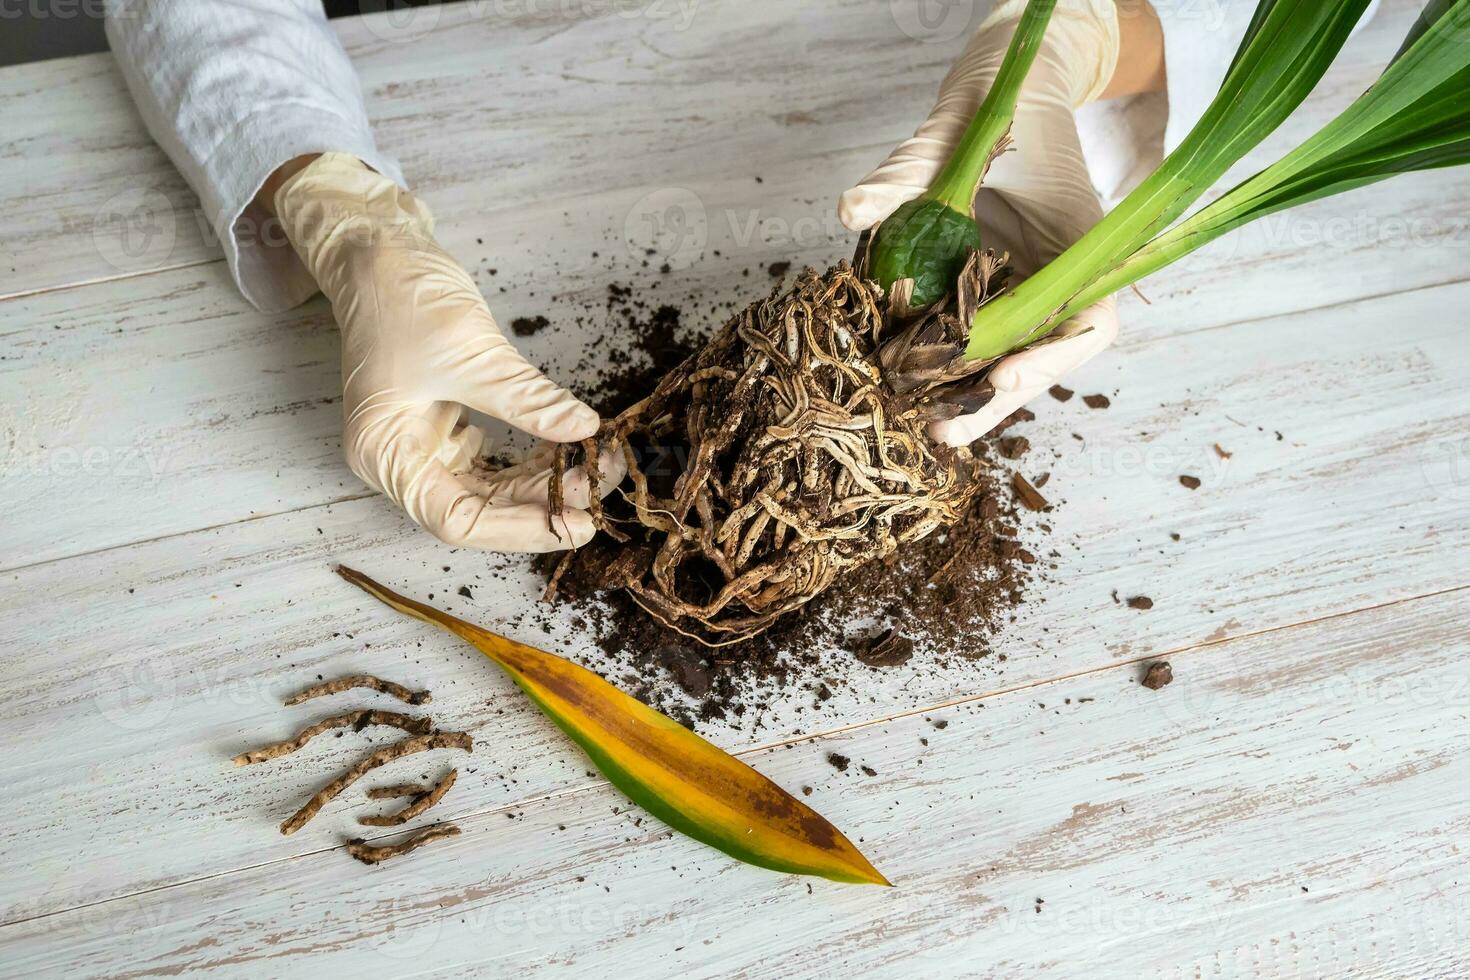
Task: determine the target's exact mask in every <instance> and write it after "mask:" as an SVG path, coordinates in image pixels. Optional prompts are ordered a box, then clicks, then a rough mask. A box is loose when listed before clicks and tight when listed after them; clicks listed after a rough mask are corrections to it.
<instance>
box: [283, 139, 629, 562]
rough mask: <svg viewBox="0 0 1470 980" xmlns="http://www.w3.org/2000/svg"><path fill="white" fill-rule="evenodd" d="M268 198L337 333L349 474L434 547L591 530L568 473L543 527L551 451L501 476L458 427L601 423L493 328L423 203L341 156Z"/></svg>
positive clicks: (573, 542) (550, 428) (576, 478)
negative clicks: (485, 420) (496, 422)
mask: <svg viewBox="0 0 1470 980" xmlns="http://www.w3.org/2000/svg"><path fill="white" fill-rule="evenodd" d="M274 206H275V213H276V214H277V215H278V216H279V217H280V219H281V221H282V224H283V226H284V228H285V231H286V236H287V238H288V239H289V240H290V242H291V244H292V246H293V247H294V248H295V250H296V253H297V255H299V256H300V257H301V260H302V261H303V262H304V263H305V264H306V267H307V268H308V269H309V270H310V271H311V274H312V276H314V277H315V279H316V281H317V284H318V285H319V286H320V287H321V290H322V292H323V293H325V294H326V296H327V299H328V300H330V301H331V304H332V312H333V313H334V314H335V316H336V318H337V324H338V326H339V327H340V328H341V331H342V379H343V393H342V409H343V414H344V417H345V420H346V427H345V432H344V435H343V440H342V441H343V447H344V449H345V450H346V454H347V463H348V465H349V466H351V467H352V471H353V472H354V473H356V474H357V475H358V476H359V477H361V478H362V479H363V481H364V482H366V483H367V484H368V485H370V486H371V487H373V488H374V489H376V490H379V491H381V492H382V493H384V494H386V495H387V496H388V497H390V498H392V500H393V501H394V502H396V503H397V504H399V505H400V506H401V507H402V508H403V509H404V510H405V511H407V512H408V515H409V516H410V517H412V518H413V519H414V520H415V521H417V522H418V523H419V524H420V525H422V526H423V527H425V528H427V529H428V530H429V531H431V532H433V534H434V535H435V536H437V537H438V538H439V539H440V540H442V541H444V542H446V543H448V544H453V545H464V546H468V547H474V548H489V549H494V550H497V551H554V550H557V549H561V548H571V547H576V546H579V545H582V544H585V543H586V542H587V541H588V540H590V539H591V538H592V536H593V534H594V533H595V532H594V528H593V526H592V520H591V517H590V516H589V515H588V513H587V512H586V510H585V509H584V508H586V506H587V503H588V480H587V478H586V476H585V474H583V473H581V472H580V471H578V470H573V471H572V472H570V473H568V474H567V476H566V478H565V480H564V481H563V489H564V497H565V505H566V506H565V508H564V509H563V510H562V512H561V514H559V515H556V517H555V519H554V521H553V524H554V527H555V530H554V531H553V530H552V529H551V528H548V526H547V513H546V503H547V486H548V484H549V479H550V470H549V464H550V462H551V457H552V454H553V452H554V447H551V446H548V445H543V446H540V447H538V448H537V449H536V450H535V451H533V452H532V453H531V454H530V455H529V456H528V458H527V459H526V461H525V462H523V463H521V464H518V465H517V466H513V467H509V468H507V469H503V470H499V471H493V470H490V469H487V468H486V467H485V466H484V465H483V464H482V463H481V462H480V461H479V457H480V453H481V450H482V449H483V448H484V446H485V442H486V436H485V433H484V432H483V431H482V430H481V429H479V428H478V427H476V426H473V425H468V424H466V423H465V419H466V417H467V412H466V411H465V407H466V406H468V407H469V408H473V409H475V410H477V411H480V412H484V413H485V414H487V415H491V416H494V417H495V418H498V419H501V420H503V421H505V422H508V423H510V424H511V425H513V426H515V427H516V428H518V429H521V430H523V431H525V432H528V433H530V434H531V435H534V436H538V437H540V438H542V439H548V440H551V441H552V442H572V441H575V440H578V439H584V438H587V437H588V436H590V435H592V434H593V433H594V432H595V431H596V430H597V427H598V424H599V419H598V417H597V413H596V412H594V411H593V410H592V409H590V408H588V407H587V406H586V405H584V404H583V403H582V402H580V401H578V400H577V399H576V398H575V397H573V396H572V395H571V393H569V392H567V391H566V390H565V389H562V388H560V387H558V386H557V385H555V384H553V383H552V382H551V381H550V380H548V379H547V378H546V377H545V376H544V375H543V374H542V373H541V372H540V371H538V370H536V369H535V368H534V367H532V366H531V365H530V364H528V363H526V361H525V359H524V358H522V357H521V355H520V354H519V353H517V352H516V349H515V348H514V347H512V346H511V344H510V342H509V341H507V340H506V339H505V336H504V335H503V334H501V332H500V328H499V327H497V326H496V324H495V319H494V318H493V317H492V316H491V315H490V310H489V308H488V307H487V306H486V305H485V300H484V298H483V297H481V295H480V291H479V290H478V289H477V288H476V287H475V283H474V281H473V280H472V279H471V278H470V276H469V274H468V273H466V272H465V270H464V269H463V268H462V267H461V266H460V265H459V263H458V262H456V261H455V260H454V259H453V258H451V257H450V256H449V255H448V254H447V253H446V252H445V251H444V250H443V249H441V248H440V247H439V246H438V245H437V244H436V243H435V242H434V239H433V237H432V236H433V218H432V216H431V215H430V214H429V210H428V208H426V207H425V206H424V205H423V204H422V203H421V202H420V201H419V200H418V199H417V198H415V197H414V196H413V195H412V194H410V193H408V192H407V191H404V190H403V189H401V188H400V187H398V186H397V185H396V184H394V183H393V181H391V180H388V179H387V178H385V177H383V176H382V175H380V174H378V173H376V172H375V171H373V170H370V169H369V168H368V167H366V166H365V165H364V164H363V163H362V162H361V161H359V160H357V159H356V158H355V157H351V156H347V155H345V154H340V153H327V154H323V155H322V156H321V157H319V158H317V159H316V160H315V161H313V162H312V163H311V164H310V165H308V166H306V167H305V168H304V169H302V170H300V171H299V172H297V173H295V174H294V175H292V176H291V177H289V178H288V179H287V180H286V181H285V182H284V183H283V184H282V185H281V187H280V189H279V190H278V191H277V192H276V194H275V197H274ZM599 465H600V466H601V468H602V472H603V473H604V475H605V476H606V477H607V478H608V479H607V481H606V482H604V483H603V486H604V487H609V488H610V487H611V486H614V485H616V483H617V482H618V480H619V479H621V477H622V474H623V472H624V469H623V466H622V461H621V458H620V457H617V458H614V457H605V458H604V459H602V460H601V461H600V464H599Z"/></svg>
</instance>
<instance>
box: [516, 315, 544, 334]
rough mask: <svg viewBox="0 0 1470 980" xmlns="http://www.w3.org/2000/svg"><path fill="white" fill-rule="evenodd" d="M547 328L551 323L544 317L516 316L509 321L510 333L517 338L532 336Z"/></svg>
mask: <svg viewBox="0 0 1470 980" xmlns="http://www.w3.org/2000/svg"><path fill="white" fill-rule="evenodd" d="M549 326H551V321H550V320H548V319H546V317H544V316H518V317H516V318H515V319H514V320H512V321H510V330H511V333H513V334H515V335H516V336H517V337H531V336H534V335H536V334H538V333H540V332H541V331H542V330H545V329H546V328H547V327H549Z"/></svg>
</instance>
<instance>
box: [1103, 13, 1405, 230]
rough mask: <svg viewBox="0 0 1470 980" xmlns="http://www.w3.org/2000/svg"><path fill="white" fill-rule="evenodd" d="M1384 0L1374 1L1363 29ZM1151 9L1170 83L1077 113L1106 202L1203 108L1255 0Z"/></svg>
mask: <svg viewBox="0 0 1470 980" xmlns="http://www.w3.org/2000/svg"><path fill="white" fill-rule="evenodd" d="M1380 2H1381V0H1373V2H1372V3H1371V4H1369V6H1368V9H1367V10H1366V11H1365V12H1364V14H1363V19H1362V20H1361V21H1360V22H1359V24H1358V27H1357V29H1358V30H1362V29H1363V26H1364V25H1366V24H1367V23H1368V21H1370V20H1371V19H1372V18H1373V15H1374V14H1375V13H1376V12H1377V11H1378V6H1379V4H1380ZM1154 9H1155V10H1156V11H1157V12H1158V15H1159V21H1160V23H1161V24H1162V25H1163V28H1164V63H1165V70H1166V71H1167V73H1168V84H1167V91H1166V92H1163V93H1153V94H1148V95H1138V96H1132V97H1129V98H1124V99H1112V100H1109V101H1107V102H1096V103H1093V104H1092V105H1089V106H1086V107H1085V108H1084V109H1083V110H1082V111H1081V112H1080V113H1078V117H1077V124H1078V131H1079V132H1080V134H1081V137H1082V149H1083V153H1084V155H1085V156H1086V158H1087V163H1088V169H1089V172H1090V173H1091V174H1092V178H1093V183H1094V184H1095V185H1096V187H1097V190H1098V193H1099V194H1100V195H1101V196H1102V198H1103V203H1104V205H1105V206H1109V207H1110V206H1112V205H1113V204H1116V203H1117V202H1118V201H1120V200H1121V199H1122V198H1123V197H1124V196H1125V195H1126V194H1127V193H1128V192H1129V191H1131V190H1132V189H1133V188H1134V187H1136V186H1138V184H1139V183H1140V182H1141V181H1142V180H1143V179H1144V178H1145V177H1147V176H1148V175H1149V174H1150V173H1152V172H1153V171H1154V169H1155V168H1156V167H1158V165H1159V163H1160V162H1161V161H1162V160H1163V158H1164V154H1166V153H1169V152H1171V151H1172V150H1173V149H1174V148H1175V147H1177V146H1178V145H1179V143H1180V142H1181V141H1182V140H1183V139H1184V137H1185V136H1187V135H1188V134H1189V131H1190V130H1191V129H1193V128H1194V124H1195V123H1197V122H1199V120H1200V117H1201V116H1203V115H1204V114H1205V110H1206V109H1208V108H1209V105H1210V102H1211V100H1213V99H1214V97H1215V93H1216V92H1217V91H1218V90H1219V88H1220V82H1221V80H1223V79H1224V77H1225V72H1226V71H1227V70H1228V69H1229V68H1230V62H1231V61H1232V60H1234V58H1235V52H1236V50H1237V49H1238V48H1239V47H1240V42H1241V39H1242V38H1244V37H1245V32H1246V28H1248V27H1249V26H1250V22H1251V16H1252V15H1253V14H1254V13H1255V11H1256V0H1168V2H1164V0H1155V3H1154Z"/></svg>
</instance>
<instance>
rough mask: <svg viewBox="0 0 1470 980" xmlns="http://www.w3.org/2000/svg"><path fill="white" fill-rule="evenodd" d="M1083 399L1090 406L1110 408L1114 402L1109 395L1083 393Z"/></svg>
mask: <svg viewBox="0 0 1470 980" xmlns="http://www.w3.org/2000/svg"><path fill="white" fill-rule="evenodd" d="M1082 400H1083V401H1084V402H1085V403H1086V404H1087V407H1088V408H1108V407H1109V406H1111V405H1112V404H1113V403H1112V402H1111V401H1109V400H1108V396H1107V395H1083V396H1082Z"/></svg>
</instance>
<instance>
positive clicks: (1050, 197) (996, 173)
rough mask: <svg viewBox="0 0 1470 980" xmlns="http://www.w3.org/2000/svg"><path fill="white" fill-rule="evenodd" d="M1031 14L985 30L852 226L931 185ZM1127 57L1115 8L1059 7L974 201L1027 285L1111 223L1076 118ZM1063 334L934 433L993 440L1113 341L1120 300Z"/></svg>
mask: <svg viewBox="0 0 1470 980" xmlns="http://www.w3.org/2000/svg"><path fill="white" fill-rule="evenodd" d="M1024 7H1025V3H1024V0H1005V2H1003V3H1001V4H1000V5H999V6H998V7H996V9H995V11H994V12H993V13H992V14H991V15H990V17H988V18H987V19H986V21H985V22H984V23H983V24H981V25H980V28H979V30H978V31H977V32H976V34H975V37H974V39H973V40H972V41H971V42H970V44H969V46H968V47H967V48H966V49H965V52H964V54H962V55H961V56H960V59H959V61H958V62H956V63H955V65H954V67H953V68H952V69H951V70H950V72H949V74H948V75H947V76H945V79H944V82H943V83H942V84H941V85H940V88H939V101H938V102H937V103H936V104H935V106H934V110H933V112H931V113H930V114H929V118H928V119H927V120H925V121H924V124H923V125H922V126H920V127H919V129H918V130H917V132H915V133H914V136H913V138H912V139H909V140H906V141H904V142H903V143H901V144H900V145H899V146H898V148H897V149H895V150H894V151H893V152H892V153H890V154H889V155H888V159H887V160H884V161H883V163H882V164H881V165H880V166H879V167H878V169H876V170H874V171H873V172H872V173H870V174H869V175H868V176H866V177H864V178H863V179H862V180H861V181H860V182H859V183H858V184H857V186H855V187H853V188H851V189H850V190H848V191H846V192H844V193H843V194H842V197H841V198H840V199H839V201H838V209H837V210H838V216H839V217H840V218H841V220H842V223H843V224H844V225H846V226H847V227H848V228H850V229H852V230H853V231H861V230H864V229H866V228H869V227H871V226H872V225H873V224H874V223H876V222H878V221H881V220H882V219H883V218H886V217H888V215H890V214H892V213H893V211H894V209H895V208H897V207H898V206H899V205H900V204H902V203H904V202H905V201H908V200H911V199H912V198H915V197H917V196H919V194H921V193H922V192H923V191H924V189H925V188H927V187H928V186H929V182H930V181H931V180H932V179H933V178H934V176H935V175H936V174H937V173H938V172H939V170H940V168H941V167H943V165H944V163H945V161H946V160H947V159H949V155H950V152H951V151H952V149H953V148H954V145H955V143H956V142H957V141H958V140H959V138H960V136H961V135H962V134H963V133H964V131H965V127H966V126H968V125H969V123H970V120H971V118H973V116H974V115H975V110H976V109H977V108H978V107H979V105H980V101H981V99H983V98H984V96H985V94H986V92H988V91H989V89H990V86H991V84H992V83H993V81H994V79H995V76H996V73H997V71H999V69H1000V65H1001V62H1002V61H1003V60H1004V58H1005V53H1006V46H1007V45H1008V44H1009V43H1010V40H1011V35H1012V34H1014V33H1015V27H1016V22H1017V20H1018V19H1019V18H1020V16H1021V11H1022V9H1023V8H1024ZM1118 48H1119V36H1118V13H1117V10H1116V9H1115V7H1114V4H1113V0H1060V2H1059V3H1058V4H1057V7H1056V11H1055V12H1054V13H1053V14H1052V18H1051V23H1050V25H1049V26H1048V28H1047V31H1046V35H1045V38H1044V40H1043V41H1042V45H1041V51H1040V53H1039V54H1038V55H1037V58H1036V62H1035V64H1034V65H1032V67H1031V71H1030V72H1029V73H1028V74H1027V76H1026V80H1025V82H1024V84H1023V85H1022V88H1021V95H1020V99H1019V101H1018V103H1017V106H1016V119H1015V123H1014V125H1013V126H1012V129H1011V136H1012V138H1013V140H1014V144H1013V146H1012V148H1011V149H1010V150H1009V151H1008V152H1006V153H1005V154H1003V155H1002V156H1001V157H1000V158H999V159H998V160H996V161H995V162H994V163H993V164H992V165H991V168H990V172H989V173H988V174H987V175H986V177H985V180H984V181H983V183H982V186H981V189H980V192H979V194H978V195H977V196H976V198H975V215H976V218H977V220H978V221H979V224H980V237H981V240H982V241H983V242H984V244H985V245H986V247H988V248H993V249H995V250H996V252H998V253H999V252H1009V253H1010V264H1011V266H1012V267H1013V268H1014V269H1015V274H1016V276H1017V277H1019V278H1018V279H1017V280H1016V281H1019V279H1021V278H1025V277H1026V276H1028V275H1030V274H1031V273H1033V272H1035V271H1036V270H1037V269H1039V268H1041V267H1042V266H1043V265H1045V264H1046V263H1047V262H1049V261H1051V260H1052V259H1053V258H1055V257H1056V256H1057V255H1059V254H1061V252H1062V251H1064V250H1065V249H1066V248H1067V246H1069V245H1071V244H1072V243H1073V242H1075V241H1076V240H1077V239H1078V238H1080V237H1082V235H1083V233H1084V232H1086V231H1087V230H1088V229H1089V228H1091V227H1092V226H1093V225H1094V224H1096V223H1097V221H1098V220H1099V219H1100V218H1101V217H1102V206H1101V205H1100V204H1099V203H1098V199H1097V194H1096V193H1095V192H1094V191H1093V188H1092V182H1091V180H1090V179H1089V178H1088V174H1087V165H1086V163H1085V162H1084V160H1083V157H1082V146H1081V143H1080V141H1079V139H1078V136H1077V123H1076V118H1075V112H1076V110H1077V109H1078V108H1079V107H1080V106H1082V105H1083V104H1084V103H1086V102H1090V101H1092V100H1093V99H1096V98H1097V97H1098V96H1099V95H1100V94H1101V93H1102V92H1103V90H1104V89H1105V88H1107V85H1108V82H1109V80H1110V79H1111V78H1112V76H1113V69H1114V68H1115V67H1116V65H1117V59H1118ZM1089 328H1090V329H1089ZM1058 333H1060V334H1063V335H1066V336H1068V339H1066V340H1060V341H1057V342H1056V343H1051V344H1045V345H1043V346H1041V347H1037V348H1035V349H1033V350H1029V351H1024V352H1021V353H1018V354H1012V355H1010V356H1009V357H1005V358H1002V359H1001V360H999V361H997V362H996V363H995V365H993V366H992V367H991V369H990V376H989V377H990V383H991V385H992V386H993V387H994V388H995V397H994V398H993V399H992V400H991V401H990V403H989V404H987V405H986V406H985V407H984V408H982V409H980V410H979V411H977V412H975V413H973V414H971V415H964V416H961V417H959V418H956V419H952V420H950V421H946V422H936V423H935V424H934V425H933V427H931V429H930V434H931V435H932V436H933V437H934V438H935V439H938V440H941V441H944V442H948V443H950V444H951V445H956V446H958V445H965V444H967V443H969V442H971V441H973V440H975V439H978V438H980V437H981V436H983V435H984V434H985V433H987V432H989V431H990V430H991V429H993V428H994V427H995V426H996V425H998V424H999V423H1000V422H1001V421H1002V420H1003V419H1005V417H1006V416H1008V415H1010V414H1011V413H1012V412H1014V411H1015V410H1016V409H1017V408H1020V407H1021V406H1022V405H1024V404H1025V403H1026V402H1028V401H1030V400H1031V399H1032V398H1034V397H1036V396H1037V395H1039V394H1040V393H1041V392H1043V391H1045V390H1046V389H1047V388H1048V387H1050V386H1051V385H1054V384H1056V383H1057V381H1058V380H1059V379H1060V378H1062V376H1064V375H1065V374H1067V373H1068V372H1069V371H1071V370H1073V369H1074V368H1076V367H1078V366H1079V365H1081V364H1082V363H1083V362H1085V361H1087V360H1089V359H1090V358H1092V357H1093V356H1094V355H1096V354H1097V353H1098V352H1099V351H1101V350H1102V349H1103V348H1105V347H1107V346H1108V345H1109V344H1110V343H1112V342H1113V338H1114V337H1116V336H1117V334H1118V314H1117V306H1116V303H1115V302H1114V300H1112V299H1111V298H1109V299H1106V300H1103V301H1102V302H1100V303H1096V304H1094V305H1093V306H1089V307H1088V308H1086V309H1085V310H1083V311H1082V312H1081V313H1079V314H1078V315H1077V316H1076V317H1075V318H1073V319H1071V320H1069V321H1067V322H1066V323H1065V324H1063V325H1062V326H1061V327H1059V328H1058Z"/></svg>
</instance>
